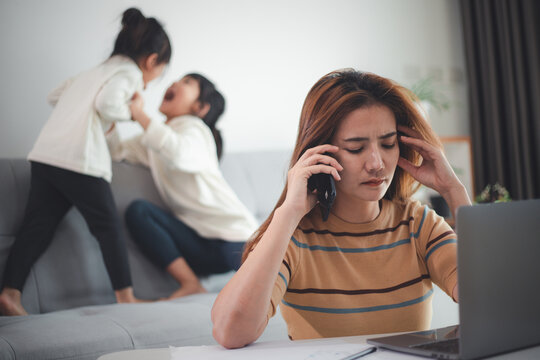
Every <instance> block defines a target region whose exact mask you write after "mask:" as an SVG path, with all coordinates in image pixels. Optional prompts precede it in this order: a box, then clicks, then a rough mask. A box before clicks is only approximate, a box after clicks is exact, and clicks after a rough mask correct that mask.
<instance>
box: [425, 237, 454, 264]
mask: <svg viewBox="0 0 540 360" xmlns="http://www.w3.org/2000/svg"><path fill="white" fill-rule="evenodd" d="M456 243H457V240H456V239H446V240H444V241H441V242H440V243H438V244H437V245H435V246H433V247H432V248H431V250H429V251H428V253H427V254H426V260H425V261H426V263H427V261H428V259H429V257H430V256H431V254H433V252H434V251H435V250H437V249H438V248H440V247H441V246H443V245H446V244H456Z"/></svg>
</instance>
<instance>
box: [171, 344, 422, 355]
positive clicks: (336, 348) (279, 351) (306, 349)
mask: <svg viewBox="0 0 540 360" xmlns="http://www.w3.org/2000/svg"><path fill="white" fill-rule="evenodd" d="M369 347H371V345H367V344H357V343H354V342H351V341H346V340H341V339H339V340H338V339H320V340H318V341H316V342H314V341H271V342H261V343H255V344H252V345H249V346H247V347H245V348H241V349H234V350H227V349H225V348H223V347H221V346H219V345H211V346H184V347H172V346H171V347H170V348H169V349H170V353H171V360H188V359H189V360H233V359H234V360H248V359H249V360H253V359H257V360H276V359H278V360H293V359H294V360H339V359H343V358H344V357H346V356H349V355H352V354H355V353H357V352H360V351H362V350H365V349H367V348H369ZM364 359H365V360H394V359H400V360H401V359H418V357H417V356H412V355H406V354H402V353H397V352H394V351H385V350H378V351H376V352H374V353H371V354H369V355H366V357H365V358H364V357H362V360H364Z"/></svg>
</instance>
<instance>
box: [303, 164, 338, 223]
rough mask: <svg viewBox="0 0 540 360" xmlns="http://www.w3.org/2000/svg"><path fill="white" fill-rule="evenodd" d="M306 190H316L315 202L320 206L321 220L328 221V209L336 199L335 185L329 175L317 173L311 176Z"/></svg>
mask: <svg viewBox="0 0 540 360" xmlns="http://www.w3.org/2000/svg"><path fill="white" fill-rule="evenodd" d="M307 186H308V189H309V190H311V191H313V190H315V189H317V200H319V204H320V205H321V212H322V219H323V221H326V220H328V215H329V214H330V208H331V207H332V204H333V203H334V200H335V199H336V183H335V181H334V177H333V176H332V175H330V174H325V173H318V174H314V175H311V177H310V178H309V179H308V183H307Z"/></svg>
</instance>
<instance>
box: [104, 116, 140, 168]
mask: <svg viewBox="0 0 540 360" xmlns="http://www.w3.org/2000/svg"><path fill="white" fill-rule="evenodd" d="M105 138H106V139H107V145H108V146H109V153H110V154H111V158H112V159H113V160H114V161H122V160H126V161H127V162H130V163H134V164H143V165H145V166H148V165H149V162H148V153H147V151H146V148H145V147H144V146H143V145H142V144H141V135H136V136H134V137H132V138H129V139H127V140H124V141H122V140H120V136H119V134H118V131H117V130H116V126H114V124H113V127H112V128H111V129H110V130H109V131H108V132H107V134H105Z"/></svg>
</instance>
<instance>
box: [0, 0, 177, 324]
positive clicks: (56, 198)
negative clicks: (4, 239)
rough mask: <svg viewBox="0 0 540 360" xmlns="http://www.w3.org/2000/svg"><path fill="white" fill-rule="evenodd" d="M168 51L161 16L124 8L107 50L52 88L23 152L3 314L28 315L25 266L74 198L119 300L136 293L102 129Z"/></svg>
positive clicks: (156, 71)
mask: <svg viewBox="0 0 540 360" xmlns="http://www.w3.org/2000/svg"><path fill="white" fill-rule="evenodd" d="M170 57H171V45H170V42H169V38H168V36H167V34H166V33H165V31H164V30H163V27H162V26H161V25H160V23H159V22H158V21H157V20H156V19H154V18H146V17H144V16H143V14H142V13H141V12H140V11H139V10H137V9H134V8H130V9H128V10H126V11H125V12H124V14H123V17H122V30H121V31H120V33H119V34H118V37H117V39H116V42H115V45H114V50H113V52H112V54H111V56H110V58H109V59H107V60H106V61H105V62H103V63H102V64H99V65H98V66H97V67H95V68H93V69H91V70H88V71H86V72H83V73H81V74H79V75H77V76H75V77H74V78H71V79H69V80H67V81H66V82H65V83H64V84H62V85H61V86H60V87H59V88H58V89H56V90H54V91H53V92H52V93H51V94H50V95H49V98H48V99H49V102H50V103H51V104H52V105H53V106H54V110H53V112H52V114H51V116H50V117H49V119H48V121H47V123H46V124H45V126H44V127H43V129H42V131H41V133H40V135H39V137H38V139H37V141H36V143H35V145H34V148H33V149H32V151H31V152H30V154H29V156H28V159H29V160H30V161H31V172H32V175H31V185H30V194H29V198H28V202H27V205H26V212H25V216H24V219H23V223H22V226H21V229H20V232H19V234H18V236H17V237H16V239H15V242H14V244H13V246H12V248H11V252H10V255H9V257H8V260H7V265H6V270H5V273H4V279H3V283H2V292H1V293H0V312H1V313H2V314H3V315H26V311H25V310H24V308H23V306H22V304H21V291H22V288H23V286H24V283H25V281H26V278H27V276H28V273H29V272H30V269H31V268H32V266H33V264H34V263H35V262H36V260H37V259H38V258H39V256H40V255H41V254H42V253H43V252H44V251H45V250H46V249H47V247H48V246H49V244H50V243H51V241H52V238H53V235H54V232H55V229H56V227H57V226H58V224H59V223H60V221H61V220H62V218H63V217H64V215H65V214H66V213H67V211H68V210H69V209H70V208H71V207H72V206H75V207H76V208H77V209H78V210H79V211H80V213H81V214H82V216H83V217H84V219H85V221H86V223H87V224H88V227H89V229H90V231H91V233H92V234H93V235H94V236H95V237H96V239H97V241H98V242H99V245H100V248H101V251H102V253H103V259H104V261H105V266H106V268H107V272H108V274H109V277H110V279H111V283H112V285H113V288H114V290H115V295H116V299H117V301H118V302H135V301H136V299H135V297H134V295H133V289H132V283H131V276H130V272H129V264H128V257H127V250H126V247H125V239H124V234H123V232H122V226H121V219H120V217H119V215H118V212H117V210H116V205H115V203H114V199H113V196H112V192H111V188H110V180H111V158H110V155H109V150H108V147H107V143H106V140H105V132H106V131H107V130H108V129H109V128H111V126H112V125H113V124H114V123H115V122H116V121H129V120H130V119H131V111H130V109H129V103H130V101H131V98H132V97H133V95H134V94H135V93H136V92H140V91H142V90H143V88H144V87H145V86H146V84H147V83H148V82H150V81H152V80H153V79H155V78H156V77H158V76H159V75H160V74H161V73H162V71H163V69H164V68H165V66H166V65H167V64H168V63H169V61H170Z"/></svg>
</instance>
